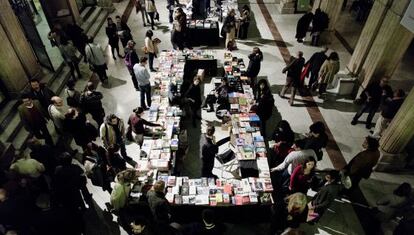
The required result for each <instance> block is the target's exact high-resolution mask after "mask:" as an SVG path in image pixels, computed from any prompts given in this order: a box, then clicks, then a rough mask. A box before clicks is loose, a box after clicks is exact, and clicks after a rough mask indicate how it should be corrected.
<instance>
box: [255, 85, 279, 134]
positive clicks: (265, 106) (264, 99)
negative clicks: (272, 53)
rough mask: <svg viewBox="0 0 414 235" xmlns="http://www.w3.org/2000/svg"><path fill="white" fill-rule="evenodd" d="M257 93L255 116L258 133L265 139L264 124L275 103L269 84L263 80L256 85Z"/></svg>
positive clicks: (270, 114)
mask: <svg viewBox="0 0 414 235" xmlns="http://www.w3.org/2000/svg"><path fill="white" fill-rule="evenodd" d="M258 89H259V90H258V92H257V115H258V116H259V118H260V133H261V134H262V136H263V138H265V139H266V122H267V120H269V118H270V117H271V116H272V110H273V105H274V103H275V101H274V99H273V95H272V93H271V92H270V88H269V84H268V83H267V81H266V80H265V79H262V80H260V81H259V83H258Z"/></svg>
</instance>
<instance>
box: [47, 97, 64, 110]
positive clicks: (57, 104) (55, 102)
mask: <svg viewBox="0 0 414 235" xmlns="http://www.w3.org/2000/svg"><path fill="white" fill-rule="evenodd" d="M50 101H51V102H52V104H53V105H54V106H55V107H56V108H58V109H59V108H62V107H63V100H62V98H60V97H59V96H53V97H52V98H51V99H50Z"/></svg>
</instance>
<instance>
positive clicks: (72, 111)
mask: <svg viewBox="0 0 414 235" xmlns="http://www.w3.org/2000/svg"><path fill="white" fill-rule="evenodd" d="M75 116H76V109H74V108H69V109H68V111H67V112H66V113H65V118H66V119H73V118H75Z"/></svg>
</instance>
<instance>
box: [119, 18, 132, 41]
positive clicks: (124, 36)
mask: <svg viewBox="0 0 414 235" xmlns="http://www.w3.org/2000/svg"><path fill="white" fill-rule="evenodd" d="M115 20H116V30H117V33H118V36H119V39H121V44H122V47H124V48H125V47H126V46H127V43H128V41H129V40H132V35H131V29H130V28H129V27H128V25H127V23H126V22H125V21H124V20H121V17H120V16H119V15H118V16H116V17H115Z"/></svg>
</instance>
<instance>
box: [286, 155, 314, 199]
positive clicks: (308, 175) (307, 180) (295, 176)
mask: <svg viewBox="0 0 414 235" xmlns="http://www.w3.org/2000/svg"><path fill="white" fill-rule="evenodd" d="M315 167H316V160H315V159H314V158H313V157H309V158H308V159H306V161H305V162H304V163H303V164H300V165H298V166H297V167H296V168H295V169H294V170H293V172H292V174H291V175H290V183H289V189H290V191H291V192H293V193H296V192H300V193H304V194H306V193H307V192H308V189H309V188H310V186H311V183H312V179H313V177H314V175H315Z"/></svg>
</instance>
